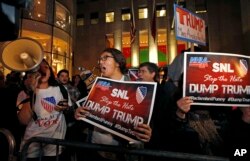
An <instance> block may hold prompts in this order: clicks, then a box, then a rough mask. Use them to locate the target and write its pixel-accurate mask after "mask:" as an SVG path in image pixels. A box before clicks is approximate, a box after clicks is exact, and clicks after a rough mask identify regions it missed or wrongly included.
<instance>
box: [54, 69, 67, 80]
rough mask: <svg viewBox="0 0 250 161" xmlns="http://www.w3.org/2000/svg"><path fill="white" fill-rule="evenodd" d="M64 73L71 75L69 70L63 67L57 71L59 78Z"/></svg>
mask: <svg viewBox="0 0 250 161" xmlns="http://www.w3.org/2000/svg"><path fill="white" fill-rule="evenodd" d="M62 73H67V74H68V75H69V71H68V70H67V69H62V70H60V71H59V72H58V73H57V78H58V77H60V75H61V74H62Z"/></svg>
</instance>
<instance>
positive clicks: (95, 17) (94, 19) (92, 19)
mask: <svg viewBox="0 0 250 161" xmlns="http://www.w3.org/2000/svg"><path fill="white" fill-rule="evenodd" d="M98 22H99V14H98V12H94V13H91V14H90V23H91V24H92V25H95V24H98Z"/></svg>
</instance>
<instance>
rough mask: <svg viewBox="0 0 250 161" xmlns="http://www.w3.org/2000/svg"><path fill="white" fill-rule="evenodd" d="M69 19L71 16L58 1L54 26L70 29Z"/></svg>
mask: <svg viewBox="0 0 250 161" xmlns="http://www.w3.org/2000/svg"><path fill="white" fill-rule="evenodd" d="M71 19H72V17H71V16H70V14H69V11H68V10H67V9H66V8H65V7H64V6H63V5H61V4H60V3H56V13H55V22H54V24H55V26H57V27H59V28H61V29H63V30H65V31H70V29H71Z"/></svg>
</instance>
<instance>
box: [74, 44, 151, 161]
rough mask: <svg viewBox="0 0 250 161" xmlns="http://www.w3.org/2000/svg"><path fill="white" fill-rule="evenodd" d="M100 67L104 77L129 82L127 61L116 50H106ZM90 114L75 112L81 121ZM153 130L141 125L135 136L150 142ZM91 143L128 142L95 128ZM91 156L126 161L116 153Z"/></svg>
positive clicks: (92, 157) (99, 160) (97, 158)
mask: <svg viewBox="0 0 250 161" xmlns="http://www.w3.org/2000/svg"><path fill="white" fill-rule="evenodd" d="M98 65H99V68H100V71H101V75H102V77H106V78H110V79H113V80H119V81H129V80H130V78H129V77H128V76H127V75H126V74H125V73H126V72H127V69H126V59H125V57H124V56H123V54H122V52H121V51H119V50H117V49H114V48H107V49H105V50H104V51H103V52H102V53H101V55H100V58H99V60H98ZM88 113H89V111H88V108H87V107H79V108H78V109H77V110H76V112H75V118H76V119H78V120H80V118H82V117H86V115H87V114H88ZM151 133H152V130H151V128H150V126H149V125H147V124H139V125H138V126H137V127H134V134H135V136H136V137H137V139H138V140H141V141H142V142H148V141H149V140H150V138H151ZM88 135H90V137H89V138H90V142H91V143H95V144H106V145H117V146H119V145H124V144H127V142H126V141H125V140H123V139H121V138H118V137H114V135H113V134H111V133H109V132H107V131H104V130H102V129H100V128H98V127H94V128H93V131H91V133H89V134H88ZM88 155H91V156H87V157H90V158H88V159H90V160H98V161H102V160H105V161H107V160H124V156H118V155H116V154H114V153H109V152H98V153H97V154H89V153H88Z"/></svg>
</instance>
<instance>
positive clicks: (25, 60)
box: [20, 52, 36, 68]
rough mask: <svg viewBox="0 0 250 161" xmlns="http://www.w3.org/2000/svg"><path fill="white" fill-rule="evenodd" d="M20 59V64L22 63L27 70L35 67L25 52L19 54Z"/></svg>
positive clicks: (34, 63)
mask: <svg viewBox="0 0 250 161" xmlns="http://www.w3.org/2000/svg"><path fill="white" fill-rule="evenodd" d="M20 58H21V60H22V62H23V63H24V65H25V66H26V67H28V68H32V67H33V66H34V65H36V62H35V61H34V60H33V59H32V58H31V56H30V55H29V54H28V53H26V52H23V53H21V54H20Z"/></svg>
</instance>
